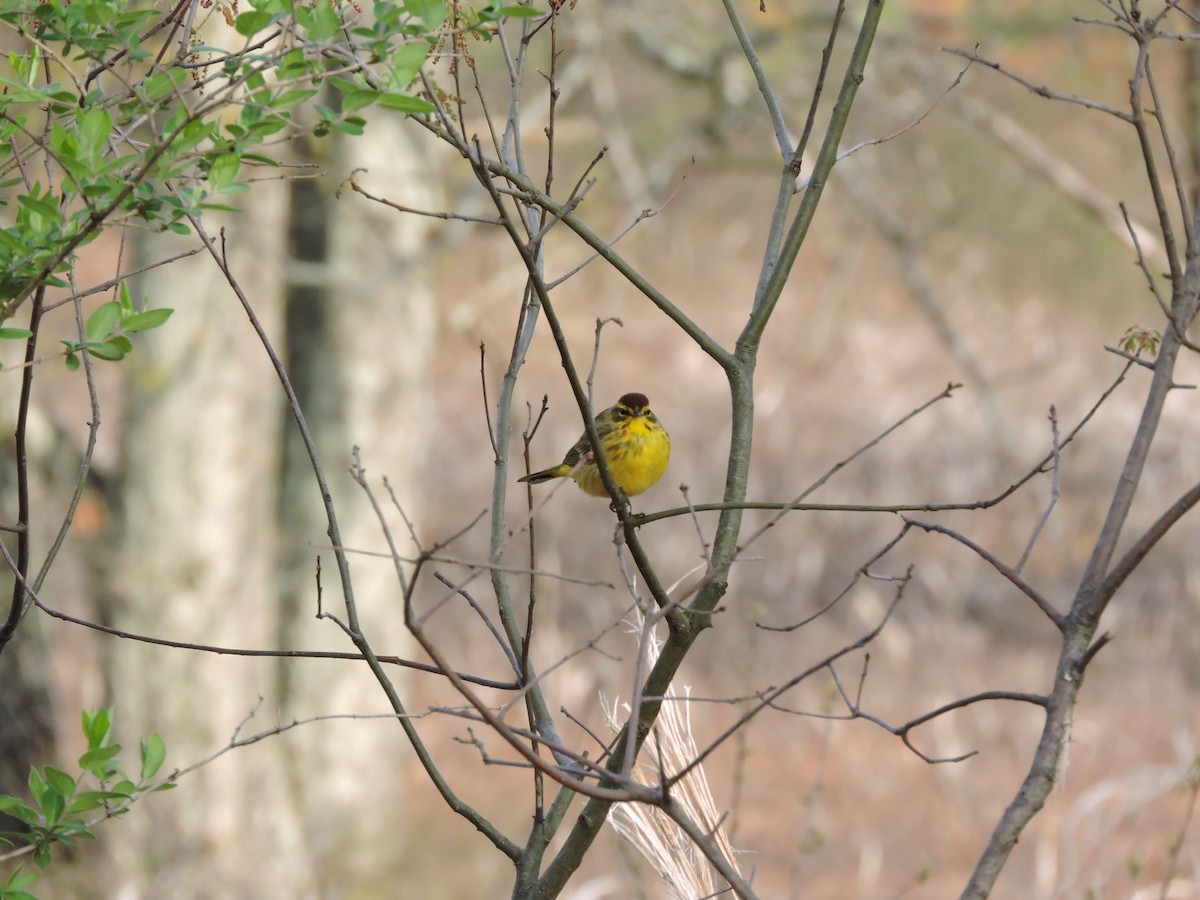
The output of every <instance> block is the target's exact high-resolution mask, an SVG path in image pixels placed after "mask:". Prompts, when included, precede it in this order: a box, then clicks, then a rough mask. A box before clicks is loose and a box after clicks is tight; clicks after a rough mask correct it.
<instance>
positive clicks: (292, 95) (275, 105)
mask: <svg viewBox="0 0 1200 900" xmlns="http://www.w3.org/2000/svg"><path fill="white" fill-rule="evenodd" d="M316 93H317V92H316V91H315V90H313V89H312V88H304V89H302V90H294V91H284V92H283V93H282V94H280V95H279V96H277V97H275V98H274V99H273V100H272V101H271V108H272V109H274V110H280V109H287V108H288V107H289V106H295V105H296V104H298V103H303V102H304V101H305V100H307V99H308V98H309V97H312V96H315V95H316Z"/></svg>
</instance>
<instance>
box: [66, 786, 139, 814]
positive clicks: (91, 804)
mask: <svg viewBox="0 0 1200 900" xmlns="http://www.w3.org/2000/svg"><path fill="white" fill-rule="evenodd" d="M128 799H129V795H128V794H121V793H118V792H117V791H81V792H80V793H78V794H76V795H75V799H74V800H72V801H71V805H70V806H68V807H67V813H68V814H71V813H83V812H91V811H92V810H93V809H98V808H99V807H101V806H103V805H104V801H105V800H116V801H118V802H123V801H126V800H128Z"/></svg>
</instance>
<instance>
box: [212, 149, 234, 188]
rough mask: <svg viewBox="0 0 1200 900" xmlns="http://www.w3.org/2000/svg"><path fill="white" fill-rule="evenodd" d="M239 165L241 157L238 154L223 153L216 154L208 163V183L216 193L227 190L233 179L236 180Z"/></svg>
mask: <svg viewBox="0 0 1200 900" xmlns="http://www.w3.org/2000/svg"><path fill="white" fill-rule="evenodd" d="M241 165H242V155H241V154H240V153H230V152H228V151H224V152H221V153H219V154H217V155H216V156H214V157H213V158H212V159H211V160H210V162H209V167H208V183H209V184H211V185H212V187H213V190H215V191H217V192H223V191H226V190H228V189H229V188H230V186H231V185H232V184H233V181H234V179H235V178H237V173H238V169H239V168H241Z"/></svg>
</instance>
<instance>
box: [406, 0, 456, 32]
mask: <svg viewBox="0 0 1200 900" xmlns="http://www.w3.org/2000/svg"><path fill="white" fill-rule="evenodd" d="M404 8H405V9H406V10H407V11H408V13H409V15H411V16H414V17H415V18H417V19H420V20H421V23H422V24H423V25H424V26H425V29H426V30H427V31H434V30H436V29H437V27H438V26H439V25H441V24H442V22H444V21H445V20H446V4H445V3H443V2H442V0H404Z"/></svg>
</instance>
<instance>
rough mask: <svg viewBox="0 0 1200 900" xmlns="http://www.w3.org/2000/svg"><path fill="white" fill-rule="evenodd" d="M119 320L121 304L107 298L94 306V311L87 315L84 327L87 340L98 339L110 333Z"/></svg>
mask: <svg viewBox="0 0 1200 900" xmlns="http://www.w3.org/2000/svg"><path fill="white" fill-rule="evenodd" d="M120 321H121V304H120V303H119V302H117V301H116V300H109V301H108V302H107V303H102V304H101V305H100V306H98V307H96V311H95V312H93V313H92V314H91V315H90V316H88V320H87V327H86V328H85V329H84V330H85V331H86V333H87V336H88V340H90V341H99V340H102V339H103V338H106V337H108V336H109V335H110V334H112V330H113V328H115V327H116V325H117V323H118V322H120Z"/></svg>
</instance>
